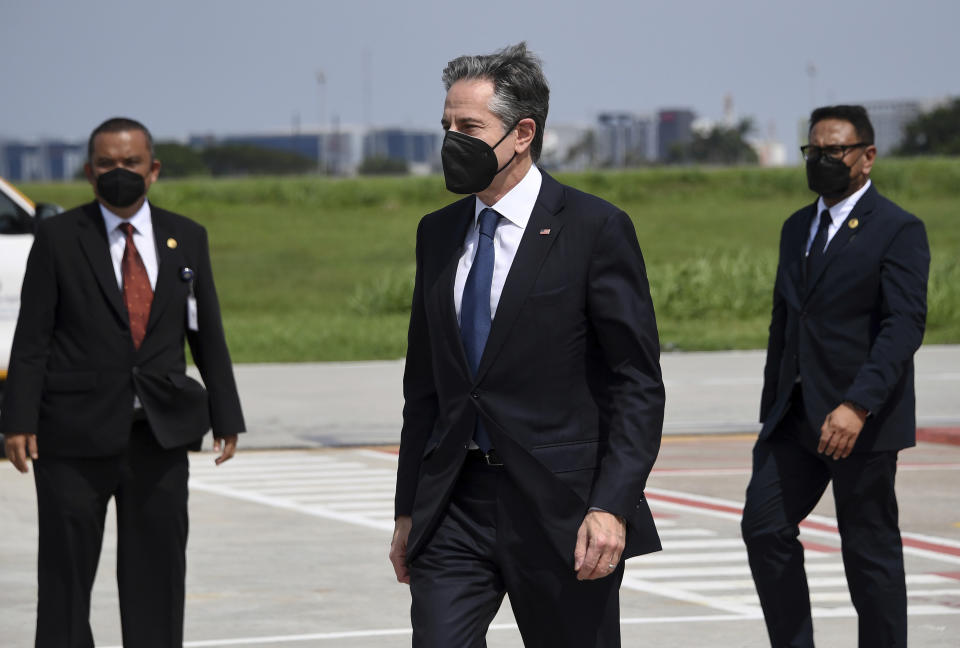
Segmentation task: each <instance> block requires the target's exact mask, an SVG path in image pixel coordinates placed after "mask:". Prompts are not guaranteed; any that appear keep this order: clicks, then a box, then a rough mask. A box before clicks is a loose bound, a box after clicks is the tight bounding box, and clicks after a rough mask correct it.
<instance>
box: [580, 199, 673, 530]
mask: <svg viewBox="0 0 960 648" xmlns="http://www.w3.org/2000/svg"><path fill="white" fill-rule="evenodd" d="M588 282H589V283H588V288H587V290H588V295H587V308H588V314H589V318H590V322H591V324H592V325H593V327H594V329H595V331H596V334H597V338H598V340H599V342H600V346H601V348H602V351H603V356H604V362H605V364H606V365H607V368H608V370H609V375H610V376H611V379H610V384H609V385H608V394H609V397H608V398H607V399H605V402H606V404H605V407H606V408H607V409H608V411H607V412H606V415H607V418H608V420H609V428H608V430H609V433H608V438H607V447H606V449H605V453H604V455H603V458H602V459H601V462H600V471H599V474H598V476H597V478H596V481H595V483H594V488H593V490H592V492H591V496H590V502H589V503H588V504H589V506H590V507H595V508H600V509H603V510H605V511H609V512H610V513H614V514H616V515H626V514H627V513H628V512H630V511H632V510H633V509H634V508H635V507H636V506H637V502H639V501H640V500H641V499H642V498H643V489H644V487H645V485H646V481H647V477H648V476H649V474H650V470H651V469H652V468H653V462H654V460H655V459H656V457H657V453H658V452H659V449H660V437H661V434H662V431H663V409H664V403H665V394H664V388H663V379H662V376H661V373H660V342H659V337H658V334H657V322H656V317H655V315H654V311H653V302H652V300H651V298H650V288H649V285H648V283H647V274H646V269H645V268H644V263H643V255H642V254H641V252H640V245H639V244H638V242H637V235H636V232H635V231H634V228H633V223H632V222H631V221H630V218H629V217H628V216H627V215H626V214H625V213H623V212H617V213H615V214H614V215H613V216H611V217H610V218H609V219H608V220H607V222H606V223H605V224H604V226H603V229H602V231H601V232H600V234H599V236H598V239H597V242H596V244H595V245H594V249H593V252H592V257H591V260H590V271H589V276H588Z"/></svg>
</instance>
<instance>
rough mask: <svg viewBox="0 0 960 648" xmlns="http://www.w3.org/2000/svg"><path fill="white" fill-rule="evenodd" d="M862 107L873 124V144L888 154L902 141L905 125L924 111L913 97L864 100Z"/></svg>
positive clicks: (921, 103) (922, 106)
mask: <svg viewBox="0 0 960 648" xmlns="http://www.w3.org/2000/svg"><path fill="white" fill-rule="evenodd" d="M862 105H863V107H864V108H866V109H867V114H868V115H870V123H872V124H873V132H874V144H876V146H877V150H878V151H879V152H880V154H881V155H890V154H891V153H893V151H895V150H896V149H897V148H898V147H899V146H900V144H901V143H902V142H903V137H904V135H905V134H906V130H905V129H906V126H907V124H909V123H910V122H912V121H913V120H914V119H916V118H917V117H919V116H920V114H921V113H923V112H924V110H925V109H926V106H925V105H924V103H923V102H920V101H918V100H915V99H907V100H901V101H866V102H864V103H863V104H862Z"/></svg>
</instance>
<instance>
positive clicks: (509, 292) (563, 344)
mask: <svg viewBox="0 0 960 648" xmlns="http://www.w3.org/2000/svg"><path fill="white" fill-rule="evenodd" d="M474 200H475V198H474V197H473V196H470V197H468V198H465V199H463V200H460V201H458V202H456V203H454V204H452V205H449V206H447V207H445V208H443V209H441V210H439V211H437V212H434V213H432V214H428V215H427V216H425V217H424V218H423V220H422V221H421V222H420V226H419V228H418V231H417V274H416V283H415V287H414V295H413V308H412V312H411V316H410V329H409V335H408V348H407V363H406V368H405V375H404V398H405V405H404V410H403V430H402V438H401V445H400V459H399V468H398V473H397V491H396V514H397V515H412V517H413V528H412V530H411V533H410V538H409V540H408V546H407V559H408V561H410V560H413V559H414V558H415V557H416V556H417V554H418V553H419V551H420V550H421V549H422V547H423V546H424V543H425V542H426V541H427V540H428V539H429V537H430V535H431V533H432V532H433V529H434V528H435V527H436V525H437V523H438V521H439V519H440V516H441V514H442V513H443V511H444V510H445V508H446V504H447V501H448V499H449V496H450V493H451V490H452V488H453V485H454V483H455V481H456V479H457V475H458V474H459V472H460V469H461V467H462V465H463V462H464V457H465V456H466V452H467V446H468V444H469V442H470V439H471V437H472V435H473V429H474V424H475V421H476V418H477V417H478V416H480V417H483V420H484V422H485V425H486V429H487V430H488V431H489V433H490V435H491V438H492V440H493V444H494V446H495V447H496V449H497V451H498V452H499V454H500V456H501V457H502V459H503V462H504V464H505V466H506V470H507V471H508V472H509V474H510V476H511V478H512V479H514V480H515V481H516V483H517V484H518V485H519V487H520V489H521V490H522V491H523V492H524V493H525V494H526V496H527V498H528V500H529V502H530V504H531V509H532V510H533V511H535V523H537V524H539V525H540V526H541V527H542V528H543V529H544V530H545V531H546V533H547V535H548V537H550V538H551V541H552V544H553V547H554V548H555V549H556V550H557V551H559V552H560V554H561V555H562V556H563V557H564V558H567V559H569V560H570V562H571V564H572V562H573V550H574V546H575V544H576V535H577V529H578V528H579V526H580V524H581V522H582V521H583V517H584V515H586V513H587V510H588V508H589V507H598V508H602V509H604V510H606V511H610V512H611V513H614V514H617V515H621V516H623V517H625V518H626V521H627V542H626V549H625V551H624V553H623V557H624V558H629V557H630V556H633V555H637V554H640V553H646V552H650V551H656V550H658V549H659V548H660V541H659V537H658V535H657V532H656V528H655V526H654V523H653V518H652V516H651V513H650V509H649V507H648V506H647V503H646V501H645V499H644V495H643V489H644V486H645V484H646V480H647V476H648V475H649V473H650V469H651V468H652V466H653V462H654V459H655V458H656V456H657V452H658V450H659V446H660V435H661V430H662V426H663V407H664V389H663V382H662V379H661V375H660V364H659V341H658V336H657V325H656V320H655V318H654V312H653V304H652V302H651V300H650V292H649V287H648V284H647V277H646V271H645V269H644V263H643V257H642V255H641V253H640V247H639V245H638V243H637V237H636V233H635V231H634V228H633V223H632V222H631V221H630V219H629V217H628V216H627V215H626V214H625V213H623V212H622V211H621V210H619V209H617V208H616V207H614V206H613V205H611V204H609V203H607V202H604V201H603V200H600V199H599V198H596V197H594V196H591V195H588V194H585V193H583V192H580V191H577V190H575V189H572V188H570V187H566V186H563V185H561V184H560V183H558V182H557V181H556V180H554V179H553V178H551V177H550V176H548V175H546V174H544V175H543V184H542V186H541V189H540V194H539V196H538V198H537V202H536V205H535V207H534V209H533V213H532V214H531V216H530V221H529V223H528V224H527V227H526V230H525V232H524V234H523V238H522V240H521V242H520V246H519V248H518V250H517V254H516V257H515V258H514V261H513V265H512V266H511V268H510V272H509V275H508V277H507V279H506V283H505V285H504V288H503V292H502V294H501V297H500V302H499V304H498V307H497V313H496V317H495V318H494V321H493V324H492V328H491V331H490V337H489V338H488V341H487V344H486V347H485V349H484V353H483V357H482V358H481V362H480V367H479V371H478V373H477V375H476V376H473V375H471V371H470V369H469V367H468V364H467V360H466V355H465V353H464V349H463V344H462V342H461V338H460V331H459V326H458V323H457V317H456V311H455V305H454V295H453V284H454V279H455V277H456V268H457V263H458V261H459V258H460V256H461V254H462V249H463V241H464V237H465V235H466V231H467V227H468V226H469V225H471V224H472V223H473V217H474V206H475V202H474Z"/></svg>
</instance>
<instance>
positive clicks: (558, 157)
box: [537, 123, 595, 171]
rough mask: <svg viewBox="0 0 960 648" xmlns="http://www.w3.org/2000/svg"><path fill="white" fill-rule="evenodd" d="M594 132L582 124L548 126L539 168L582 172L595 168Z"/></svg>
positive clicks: (544, 133) (544, 135) (538, 163)
mask: <svg viewBox="0 0 960 648" xmlns="http://www.w3.org/2000/svg"><path fill="white" fill-rule="evenodd" d="M594 137H595V133H594V130H593V129H592V128H591V127H590V126H587V125H581V124H550V123H548V124H547V127H546V128H545V129H544V131H543V149H542V150H541V151H540V160H539V161H538V162H537V166H539V167H541V168H543V169H546V170H548V171H582V170H583V169H587V168H590V167H592V166H593V147H594Z"/></svg>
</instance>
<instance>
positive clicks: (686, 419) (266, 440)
mask: <svg viewBox="0 0 960 648" xmlns="http://www.w3.org/2000/svg"><path fill="white" fill-rule="evenodd" d="M765 358H766V352H764V351H724V352H711V353H675V352H674V353H664V354H663V355H662V356H661V360H660V362H661V367H662V370H663V378H664V383H665V385H666V392H667V407H666V414H665V420H664V432H665V433H666V434H688V433H691V432H697V433H718V432H755V431H757V430H759V424H758V423H757V417H758V415H759V410H760V390H761V388H762V386H763V365H764V360H765ZM915 364H916V389H917V415H918V425H919V426H920V427H957V426H960V398H958V397H960V346H947V345H935V346H924V347H922V348H921V349H920V351H919V352H918V353H917V356H916V361H915ZM236 375H237V382H238V384H239V389H240V394H241V398H242V401H243V407H244V414H245V415H246V419H247V428H248V430H249V432H250V433H249V434H247V435H245V436H244V437H243V438H242V444H243V445H244V446H245V447H250V448H303V447H310V448H315V447H325V446H344V445H375V444H396V443H399V442H400V426H401V421H402V410H403V393H402V382H403V361H402V360H396V361H388V362H344V363H340V362H329V363H303V364H256V365H254V364H245V365H238V366H237V367H236Z"/></svg>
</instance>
